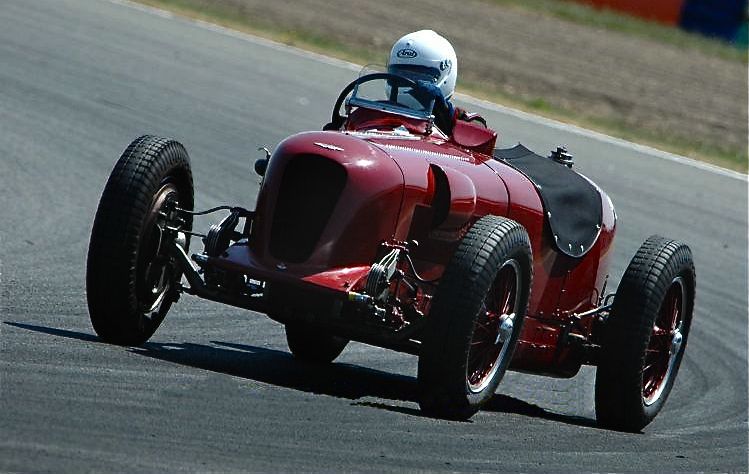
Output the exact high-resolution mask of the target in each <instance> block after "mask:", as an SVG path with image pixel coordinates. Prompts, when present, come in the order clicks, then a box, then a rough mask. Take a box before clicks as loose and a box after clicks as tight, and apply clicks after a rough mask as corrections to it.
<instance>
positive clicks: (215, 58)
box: [0, 0, 747, 472]
mask: <svg viewBox="0 0 749 474" xmlns="http://www.w3.org/2000/svg"><path fill="white" fill-rule="evenodd" d="M354 74H355V73H354V72H353V71H352V70H351V68H350V67H348V66H346V65H343V64H337V63H336V62H335V61H325V60H321V59H320V58H317V57H315V56H312V55H306V54H302V53H299V52H295V51H291V50H289V49H287V48H283V47H278V46H273V45H269V44H267V42H264V41H259V40H256V39H252V38H249V37H243V36H241V35H232V34H227V33H226V32H221V31H215V30H211V29H210V28H206V27H205V26H201V25H196V24H195V23H193V22H189V21H186V20H181V19H173V18H168V17H165V16H163V15H162V16H159V15H155V14H153V12H150V13H149V12H147V11H143V10H141V9H136V8H133V7H132V6H131V5H127V4H120V3H112V2H107V1H93V0H35V1H33V2H30V1H25V0H3V1H2V3H1V4H0V222H1V223H2V224H0V250H1V252H0V281H1V289H2V292H1V293H0V294H1V295H2V296H1V299H0V317H1V320H0V470H2V471H54V472H65V471H66V472H83V471H119V472H154V471H157V470H161V471H222V472H223V471H298V470H303V471H377V472H382V471H401V470H406V471H415V470H428V471H471V472H473V471H484V472H498V471H499V472H502V471H526V472H530V471H543V472H559V471H599V472H600V471H642V472H644V471H651V472H664V471H681V472H683V471H723V472H725V471H743V472H746V471H747V183H746V180H744V179H740V178H737V177H736V175H733V174H731V173H716V172H713V171H709V170H705V169H701V168H699V167H694V166H691V165H688V164H683V163H679V162H675V161H673V159H667V158H668V156H665V157H664V156H663V155H662V154H660V153H657V152H653V151H650V150H648V149H644V148H639V147H632V146H629V145H627V144H623V143H621V142H618V141H616V140H609V139H607V138H605V137H604V138H602V137H600V136H596V135H591V134H587V133H583V132H580V131H579V130H575V129H571V128H569V127H565V126H560V125H555V124H549V123H546V122H544V121H538V120H536V119H532V118H527V117H525V116H523V115H518V114H515V113H513V112H508V111H506V110H503V109H501V108H497V107H489V108H486V107H479V106H478V105H475V104H474V105H471V108H473V109H477V110H478V111H480V112H481V113H483V114H484V116H485V117H486V118H487V119H488V121H489V123H490V124H492V125H493V126H494V127H495V128H497V129H498V130H500V132H501V135H502V138H501V140H502V144H504V145H507V146H511V145H513V144H514V143H516V142H517V141H522V142H523V143H525V144H526V145H527V146H529V147H530V148H532V149H535V150H538V151H540V152H545V151H547V150H549V149H551V148H552V147H554V146H555V145H556V144H560V143H564V144H567V145H568V147H569V148H570V149H571V150H572V151H573V152H575V153H576V156H577V162H578V166H579V169H581V170H582V171H583V172H584V173H586V174H587V175H588V176H590V177H591V178H592V179H594V180H595V181H597V182H598V183H599V184H600V185H601V186H602V187H603V188H604V189H606V190H608V192H609V193H610V195H611V197H612V199H613V201H614V203H615V205H616V207H617V211H618V214H619V230H618V236H617V241H616V255H615V262H614V268H613V272H612V276H613V278H614V279H615V280H618V279H619V277H620V276H621V273H622V272H623V269H624V267H625V265H626V263H627V261H628V260H629V258H630V256H631V255H632V254H634V252H635V250H636V249H637V247H638V246H639V244H640V243H641V242H642V241H643V240H644V239H645V238H646V237H647V236H648V235H650V234H652V233H661V234H664V235H667V236H675V237H679V238H681V239H683V240H685V241H687V242H688V243H689V244H690V245H691V246H692V248H693V250H694V253H695V257H696V264H697V274H698V299H697V308H696V317H695V322H694V327H693V332H692V335H691V337H690V341H689V347H688V349H687V352H686V357H685V360H684V363H683V365H682V369H681V373H680V375H679V378H678V380H677V383H676V386H675V388H674V391H673V393H672V395H671V398H670V399H669V401H668V403H667V405H666V407H665V409H664V411H663V412H662V413H661V415H660V416H659V417H658V418H657V419H656V421H655V422H654V423H653V424H651V425H650V426H649V427H648V428H646V429H645V431H644V433H640V434H624V433H618V432H611V431H606V430H601V429H598V428H596V427H595V424H594V421H593V401H592V400H593V398H592V397H593V380H594V372H593V371H592V370H584V371H583V372H581V374H580V375H578V376H577V377H576V378H574V379H571V380H554V379H547V378H542V377H534V376H529V375H523V374H515V373H512V374H510V375H508V376H507V377H506V378H505V380H504V382H503V383H502V385H501V386H500V391H499V394H498V395H497V396H496V397H495V399H494V400H493V401H492V402H491V403H490V404H489V406H488V409H487V410H485V411H483V412H481V413H479V414H478V415H477V416H475V417H474V418H473V420H472V421H471V422H468V423H459V422H448V421H443V420H435V419H431V418H425V417H422V416H421V415H420V414H419V412H418V406H417V404H416V402H415V399H414V391H415V385H416V384H415V378H414V376H415V369H416V360H415V358H413V357H410V356H406V355H401V354H397V353H393V352H389V351H385V350H381V349H376V348H372V347H369V346H365V345H361V344H351V345H350V346H349V348H348V349H347V350H346V351H345V352H344V354H343V355H342V357H341V358H340V359H339V360H338V362H336V363H335V364H333V365H332V366H330V367H327V368H320V367H313V366H306V365H303V364H300V363H297V362H295V361H294V360H292V359H291V357H290V356H289V355H288V354H287V352H286V345H285V340H284V335H283V330H282V328H281V327H280V326H279V325H277V324H275V323H273V322H271V321H270V320H268V319H266V318H265V317H261V316H258V315H254V314H251V313H249V312H246V311H242V310H237V309H233V308H230V307H224V306H221V305H217V304H211V303H207V302H203V301H199V300H196V299H194V298H189V297H185V298H183V299H182V301H181V302H180V303H179V304H178V305H177V306H176V307H175V308H174V309H173V310H172V313H171V314H170V316H169V317H168V318H167V320H166V322H165V323H164V325H163V326H162V327H161V329H160V330H159V331H158V332H157V333H156V335H155V336H154V338H153V339H152V340H151V342H149V343H147V344H146V345H145V346H144V347H141V348H122V347H115V346H109V345H106V344H102V343H100V342H98V340H97V338H96V337H95V335H94V334H93V331H92V329H91V327H90V325H89V322H88V314H87V310H86V300H85V288H84V268H85V255H86V249H87V245H88V236H89V232H90V229H91V223H92V219H93V215H94V211H95V208H96V205H97V202H98V198H99V195H100V192H101V190H102V188H103V186H104V183H105V180H106V178H107V176H108V174H109V172H110V170H111V168H112V166H113V164H114V161H115V160H116V158H117V157H118V156H119V154H120V152H121V151H122V150H123V149H124V148H125V146H126V145H127V144H128V143H129V141H130V140H131V139H133V138H135V137H136V136H139V135H141V134H144V133H155V134H160V135H165V136H170V137H174V138H176V139H178V140H180V141H182V142H183V143H185V145H186V146H187V148H188V150H189V151H190V153H191V156H192V161H193V166H194V172H195V176H196V187H197V204H198V206H200V207H206V206H212V205H216V204H220V203H236V204H241V205H245V206H248V207H251V206H252V205H253V203H254V196H255V192H256V190H257V185H258V178H257V177H256V176H255V175H253V173H252V172H251V171H250V162H251V159H254V157H255V156H256V155H257V153H256V152H255V151H254V150H255V149H256V147H257V146H259V145H263V144H268V145H271V146H272V145H274V144H276V143H277V142H278V141H279V140H280V139H282V138H283V137H285V136H287V135H288V134H290V133H293V132H296V131H301V130H306V129H313V128H319V127H320V126H321V124H323V123H324V122H325V121H326V119H327V118H328V115H329V107H330V104H331V103H332V101H333V99H334V97H335V95H336V93H337V91H338V89H339V88H340V87H341V86H343V85H344V84H345V83H346V82H347V81H348V80H350V79H351V78H352V77H353V75H354ZM671 158H673V157H671ZM677 159H678V158H677Z"/></svg>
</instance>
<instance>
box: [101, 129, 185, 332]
mask: <svg viewBox="0 0 749 474" xmlns="http://www.w3.org/2000/svg"><path fill="white" fill-rule="evenodd" d="M176 206H179V207H180V208H183V209H188V210H191V209H192V207H193V185H192V173H191V170H190V162H189V158H188V156H187V152H186V151H185V149H184V147H183V146H182V145H181V144H179V143H177V142H175V141H172V140H166V139H163V138H156V137H152V136H144V137H141V138H138V139H137V140H135V141H133V143H131V144H130V146H128V148H127V149H126V150H125V151H124V153H123V154H122V156H121V157H120V159H119V161H118V162H117V164H116V165H115V168H114V170H113V171H112V174H111V175H110V177H109V180H108V181H107V185H106V187H105V188H104V192H103V193H102V197H101V200H100V201H99V208H98V210H97V211H96V218H95V220H94V226H93V229H92V231H91V241H90V243H89V253H88V261H87V271H86V292H87V297H88V307H89V315H90V317H91V323H92V325H93V327H94V330H95V331H96V333H97V334H98V335H99V337H101V338H102V339H103V340H104V341H106V342H110V343H114V344H122V345H139V344H142V343H143V342H145V341H147V340H148V338H150V337H151V335H153V333H154V331H156V329H157V328H158V326H159V325H160V324H161V322H162V321H163V319H164V317H165V316H166V314H167V312H168V311H169V308H170V307H171V305H172V303H173V302H174V301H175V299H176V291H175V289H176V285H177V284H178V282H179V279H180V278H181V272H180V271H179V269H178V267H177V266H176V264H175V263H174V261H173V259H172V258H171V257H170V251H169V248H170V246H172V245H173V243H174V238H175V237H174V236H175V233H174V232H171V233H170V234H169V235H171V236H172V237H171V241H169V239H170V237H167V233H165V229H166V228H167V227H172V228H174V227H176V226H179V227H180V228H181V229H182V230H188V231H189V230H190V228H191V221H190V219H189V218H184V219H183V220H181V221H179V220H177V217H176V216H174V215H173V213H168V212H165V210H166V209H167V208H169V207H172V208H173V207H176ZM176 235H177V236H178V237H177V238H178V240H180V242H179V243H180V244H181V245H183V246H185V247H186V246H187V239H186V234H184V233H180V234H176Z"/></svg>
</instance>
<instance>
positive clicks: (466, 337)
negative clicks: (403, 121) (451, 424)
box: [418, 216, 532, 419]
mask: <svg viewBox="0 0 749 474" xmlns="http://www.w3.org/2000/svg"><path fill="white" fill-rule="evenodd" d="M531 276H532V258H531V249H530V241H529V239H528V234H527V233H526V231H525V229H524V228H523V227H522V226H521V225H520V224H518V223H517V222H515V221H512V220H510V219H505V218H502V217H496V216H484V217H482V218H481V219H479V220H478V221H477V222H476V223H475V224H474V225H473V227H471V229H470V230H469V231H468V233H467V234H466V236H465V237H464V238H463V240H462V241H461V243H460V245H459V246H458V249H457V250H456V252H455V255H454V256H453V258H452V259H451V261H450V263H449V264H448V266H447V268H446V269H445V273H444V274H443V276H442V279H441V281H440V284H439V287H438V288H437V293H436V295H435V298H434V302H433V303H432V308H431V311H430V312H429V315H428V318H429V321H428V324H427V327H426V328H425V332H424V335H423V340H422V345H421V354H420V357H419V375H418V378H419V392H420V397H419V405H420V406H421V408H422V410H424V411H425V412H426V413H428V414H430V415H433V416H438V417H444V418H454V419H465V418H469V417H470V416H472V415H473V414H474V413H475V412H476V411H477V410H478V409H479V408H480V407H481V405H483V404H484V403H486V402H487V401H488V400H489V399H490V398H491V397H492V396H493V395H494V391H495V390H496V388H497V385H499V382H500V381H501V380H502V377H503V376H504V373H505V371H506V370H507V367H508V365H509V364H510V360H511V359H512V354H513V352H514V350H515V346H516V344H517V339H518V336H519V334H520V329H521V328H522V324H523V319H524V317H525V311H526V309H527V306H528V296H529V292H530V286H531Z"/></svg>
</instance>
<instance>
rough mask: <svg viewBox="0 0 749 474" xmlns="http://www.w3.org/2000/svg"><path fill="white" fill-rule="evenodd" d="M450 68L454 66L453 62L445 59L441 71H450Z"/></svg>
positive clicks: (441, 64) (441, 63)
mask: <svg viewBox="0 0 749 474" xmlns="http://www.w3.org/2000/svg"><path fill="white" fill-rule="evenodd" d="M450 66H452V62H451V61H450V60H449V59H445V60H444V61H442V62H440V71H442V72H444V71H449V70H450Z"/></svg>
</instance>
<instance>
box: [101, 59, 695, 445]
mask: <svg viewBox="0 0 749 474" xmlns="http://www.w3.org/2000/svg"><path fill="white" fill-rule="evenodd" d="M430 91H431V89H430V88H429V87H425V86H424V85H423V84H422V83H421V82H420V81H415V82H414V81H412V80H411V79H408V78H405V77H401V76H397V75H392V74H387V73H375V74H368V75H365V76H361V77H359V78H357V79H356V80H355V81H353V82H352V83H351V84H349V85H348V86H347V87H346V88H345V89H344V90H343V91H342V93H341V94H340V96H339V98H338V100H337V102H336V104H335V106H334V110H333V116H332V120H331V123H329V124H328V125H327V126H326V127H325V131H314V132H306V133H299V134H296V135H293V136H291V137H289V138H287V139H286V140H284V141H283V142H281V143H280V144H279V145H278V147H277V148H276V150H275V151H274V152H273V153H272V154H271V153H269V152H268V153H267V154H266V156H265V157H262V158H261V159H259V160H258V161H257V162H256V164H255V170H256V171H257V172H258V173H259V174H260V175H262V176H263V182H262V185H261V187H260V191H259V195H258V198H257V206H256V208H255V210H247V209H243V208H240V207H230V206H222V207H219V208H215V209H209V210H207V211H203V212H196V211H194V210H193V184H192V174H191V170H190V162H189V159H188V155H187V152H186V151H185V149H184V147H183V146H182V145H181V144H179V143H177V142H175V141H173V140H167V139H163V138H156V137H153V136H144V137H141V138H138V139H137V140H135V141H134V142H132V143H131V144H130V146H129V147H128V148H127V149H126V150H125V152H124V153H123V154H122V156H121V157H120V159H119V161H118V162H117V164H116V165H115V168H114V170H113V171H112V174H111V176H110V178H109V181H108V182H107V184H106V187H105V189H104V192H103V195H102V198H101V201H100V203H99V208H98V211H97V213H96V218H95V221H94V226H93V231H92V235H91V242H90V246H89V254H88V268H87V293H88V306H89V313H90V316H91V322H92V324H93V327H94V329H95V331H96V333H97V334H98V335H99V337H101V338H102V339H103V340H104V341H107V342H111V343H114V344H122V345H139V344H142V343H144V342H145V341H146V340H148V338H149V337H151V335H152V334H153V333H154V331H155V330H156V328H157V327H158V326H159V324H160V323H161V321H162V320H163V319H164V317H165V316H166V313H167V312H168V310H169V309H170V307H171V305H172V303H174V302H176V301H177V300H178V298H179V296H180V294H182V293H187V294H191V295H196V296H199V297H202V298H205V299H209V300H213V301H217V302H221V303H225V304H229V305H232V306H237V307H241V308H246V309H249V310H252V311H256V312H261V313H265V314H267V315H268V316H269V317H271V318H273V319H274V320H276V321H278V322H280V323H282V324H284V325H285V328H286V336H287V340H288V344H289V348H290V349H291V352H292V353H293V354H294V356H295V357H297V358H299V359H303V360H307V361H315V362H321V363H327V362H331V361H332V360H333V359H335V358H336V357H337V356H338V355H339V354H340V353H341V351H342V350H343V349H344V347H345V346H346V344H347V343H348V341H349V340H356V341H361V342H364V343H367V344H372V345H376V346H380V347H385V348H390V349H394V350H397V351H403V352H407V353H411V354H414V355H417V356H418V385H419V404H420V406H421V408H422V410H423V411H425V412H426V413H428V414H430V415H433V416H438V417H445V418H458V419H465V418H468V417H470V416H471V415H473V414H474V413H475V412H476V411H477V410H478V409H479V408H480V407H481V406H482V404H484V403H485V402H487V401H488V400H489V399H490V398H491V397H492V395H493V394H494V392H495V390H496V388H497V385H498V384H499V382H500V380H501V379H502V377H503V375H504V373H505V371H506V370H508V369H511V370H517V371H523V372H529V373H534V374H543V375H548V376H552V377H572V376H574V375H575V374H576V373H577V372H578V370H579V369H580V367H581V365H583V364H590V365H595V366H597V373H596V385H595V391H596V394H595V400H596V416H597V419H598V421H599V423H600V424H601V425H602V426H606V427H610V428H614V429H620V430H634V431H637V430H640V429H642V428H643V427H644V426H645V425H647V424H648V423H649V422H650V421H651V420H652V419H653V418H654V417H655V416H656V415H657V414H658V412H659V411H660V410H661V408H662V407H663V404H664V402H665V401H666V398H667V397H668V394H669V392H670V390H671V388H672V386H673V383H674V380H675V378H676V374H677V372H678V370H679V364H680V362H681V359H682V357H683V355H684V350H685V347H686V342H687V337H688V335H689V328H690V324H691V321H692V312H693V308H694V297H695V271H694V264H693V260H692V255H691V251H690V249H689V247H687V246H686V245H685V244H683V243H680V242H677V241H674V240H670V239H666V238H663V237H658V236H653V237H650V238H649V239H647V240H646V241H645V243H644V244H643V245H642V247H641V248H640V249H639V250H638V251H637V254H636V255H635V256H634V258H633V259H632V261H631V263H630V264H629V266H628V267H627V270H626V272H625V273H624V277H623V279H622V281H621V282H620V283H619V285H618V289H617V291H616V293H615V294H613V293H609V294H607V292H606V288H607V282H608V277H609V275H608V267H609V260H610V259H611V255H612V251H611V250H612V241H613V239H614V232H615V228H616V214H615V212H614V208H613V205H612V203H611V201H610V199H609V198H608V196H607V195H606V194H605V193H604V192H603V191H602V190H601V189H599V188H598V187H597V186H596V185H595V184H594V183H593V182H592V181H590V180H589V179H588V178H586V177H584V176H582V175H580V174H579V173H577V172H575V171H574V170H573V169H572V159H571V156H570V155H569V154H568V153H567V152H566V151H565V150H564V149H562V148H560V149H557V150H555V151H554V152H552V153H551V155H550V156H549V157H542V156H539V155H536V154H534V153H533V152H531V151H529V150H528V149H526V148H524V147H523V146H521V145H518V146H516V147H515V148H511V149H505V150H495V148H494V147H495V142H496V138H497V135H496V133H495V132H494V131H492V130H490V129H488V128H486V127H485V126H484V125H483V124H482V123H480V122H477V121H472V122H471V121H457V122H456V123H455V126H454V128H453V130H452V133H451V134H450V136H447V135H446V134H444V133H443V132H442V131H441V130H440V128H439V127H437V126H436V125H435V115H436V114H437V113H438V112H439V111H438V110H436V108H437V107H441V106H443V105H444V102H441V101H439V100H435V97H434V96H433V95H430ZM212 212H223V213H224V214H225V216H224V217H223V219H221V220H220V221H219V222H217V223H216V224H214V225H212V226H211V227H210V229H209V230H208V231H207V233H205V234H204V235H203V234H199V233H196V232H193V230H192V221H193V217H194V216H196V215H204V214H208V213H212ZM191 237H200V238H201V239H202V242H203V249H202V250H200V251H199V252H196V253H192V254H191V253H190V251H189V250H188V249H189V248H190V240H191Z"/></svg>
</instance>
